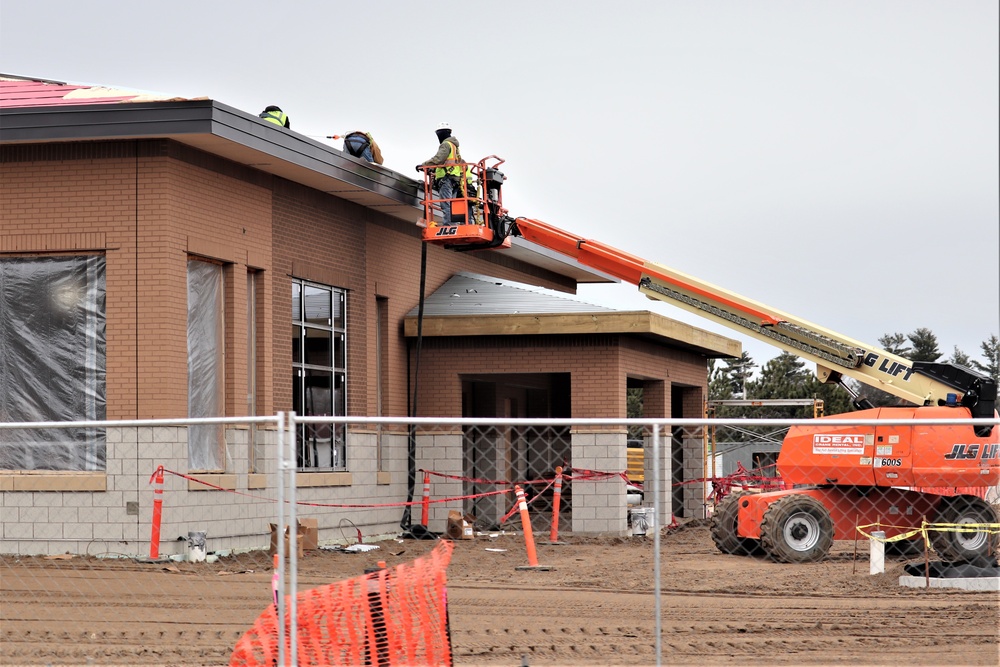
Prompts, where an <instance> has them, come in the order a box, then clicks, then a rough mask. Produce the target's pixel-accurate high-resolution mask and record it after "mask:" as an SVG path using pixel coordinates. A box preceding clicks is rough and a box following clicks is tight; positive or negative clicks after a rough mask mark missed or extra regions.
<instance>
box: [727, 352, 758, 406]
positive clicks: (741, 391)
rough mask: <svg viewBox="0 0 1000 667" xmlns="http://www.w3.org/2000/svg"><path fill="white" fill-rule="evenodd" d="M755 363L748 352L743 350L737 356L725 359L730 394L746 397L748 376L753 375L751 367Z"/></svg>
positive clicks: (754, 365) (754, 366) (753, 367)
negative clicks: (730, 385)
mask: <svg viewBox="0 0 1000 667" xmlns="http://www.w3.org/2000/svg"><path fill="white" fill-rule="evenodd" d="M755 368H757V364H756V363H754V360H753V359H752V358H751V357H750V353H749V352H746V351H744V352H743V354H741V355H740V356H739V358H735V359H727V360H726V375H727V376H728V377H729V380H730V382H731V383H732V396H733V397H735V398H746V397H747V393H746V386H747V382H749V381H750V378H752V377H753V369H755Z"/></svg>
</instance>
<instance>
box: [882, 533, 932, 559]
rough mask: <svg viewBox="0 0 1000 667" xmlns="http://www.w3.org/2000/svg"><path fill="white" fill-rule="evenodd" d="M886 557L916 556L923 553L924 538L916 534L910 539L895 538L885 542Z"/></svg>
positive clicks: (903, 557)
mask: <svg viewBox="0 0 1000 667" xmlns="http://www.w3.org/2000/svg"><path fill="white" fill-rule="evenodd" d="M885 555H886V557H887V558H900V559H906V558H916V557H917V556H923V555H924V538H922V537H920V536H917V537H916V538H914V539H911V540H897V541H895V542H886V543H885Z"/></svg>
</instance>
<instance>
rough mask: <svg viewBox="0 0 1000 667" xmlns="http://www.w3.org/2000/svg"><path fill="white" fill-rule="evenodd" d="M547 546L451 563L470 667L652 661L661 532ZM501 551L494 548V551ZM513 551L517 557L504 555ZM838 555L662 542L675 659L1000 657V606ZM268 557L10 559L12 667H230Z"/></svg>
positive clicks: (417, 547) (317, 576)
mask: <svg viewBox="0 0 1000 667" xmlns="http://www.w3.org/2000/svg"><path fill="white" fill-rule="evenodd" d="M561 539H562V540H563V541H564V542H565V544H562V545H553V546H547V545H544V544H542V543H539V544H538V560H539V563H540V564H542V565H547V566H550V567H552V568H553V569H552V570H550V571H522V570H517V569H516V568H517V567H518V566H523V565H526V564H527V559H526V552H525V546H524V541H523V538H522V537H521V536H520V535H516V534H504V535H500V536H499V537H496V538H489V537H479V538H477V539H475V540H465V541H459V542H456V548H455V552H454V556H453V559H452V563H451V566H450V567H449V569H448V592H449V614H450V620H451V631H452V647H453V653H454V661H455V664H456V665H513V666H518V665H525V664H527V665H652V664H656V653H655V627H656V626H655V597H654V594H653V592H652V591H653V585H652V582H653V548H652V545H653V540H652V537H651V536H650V537H646V538H641V537H637V538H582V537H581V538H574V537H573V536H572V535H563V536H561ZM433 546H434V542H433V541H423V540H421V541H417V540H407V541H396V540H389V541H386V542H382V543H379V547H380V548H379V549H378V550H377V551H372V552H369V553H363V554H344V553H336V552H327V551H317V552H307V553H306V556H305V558H304V559H303V560H301V561H300V566H299V567H300V569H299V585H300V588H310V587H314V586H317V585H321V584H324V583H328V582H331V581H336V580H339V579H343V578H348V577H352V576H356V575H358V574H361V573H362V571H363V570H364V569H365V568H366V567H369V566H371V565H374V564H375V563H376V562H377V561H379V560H385V561H387V563H388V565H390V566H392V565H394V564H397V563H400V562H402V561H404V560H407V559H411V558H414V557H417V556H420V555H422V554H424V553H426V552H427V551H429V550H430V549H431V548H432V547H433ZM486 549H491V551H486ZM499 549H505V551H495V550H499ZM857 549H858V555H857V560H856V561H855V544H854V543H853V542H837V543H835V547H834V550H833V551H832V553H831V554H830V556H829V558H828V559H827V560H825V561H824V562H821V563H815V564H808V565H784V564H777V563H773V562H770V561H768V560H765V559H762V558H756V557H740V556H727V555H723V554H721V553H719V552H718V551H717V550H716V549H715V546H714V545H713V543H712V540H711V537H710V536H709V532H708V528H707V526H706V525H705V524H704V522H698V521H693V522H690V523H688V524H684V525H682V526H681V528H680V529H677V530H673V531H669V532H667V531H665V532H663V533H662V543H661V569H662V594H661V610H662V616H661V618H662V629H663V630H662V640H661V641H662V664H664V665H743V664H753V665H901V664H907V665H949V666H957V665H997V664H1000V639H998V626H1000V596H998V594H997V593H995V592H969V591H958V590H946V589H927V590H925V589H913V588H903V587H900V586H899V585H898V578H899V575H900V574H901V570H902V562H899V561H889V562H888V563H887V570H886V572H885V574H881V575H875V576H872V575H870V574H869V568H868V547H867V544H865V543H863V542H862V543H861V544H859V545H858V547H857ZM270 582H271V561H270V558H269V557H268V556H267V554H266V553H265V552H255V553H250V554H241V555H238V556H234V557H230V558H224V559H221V560H220V561H218V562H216V563H197V564H195V563H172V564H171V566H170V567H169V568H168V567H167V566H164V565H162V564H149V563H147V564H143V563H137V562H134V561H131V560H127V559H118V560H107V559H96V558H85V557H75V558H73V559H69V560H46V559H41V558H14V557H11V556H0V665H20V664H33V665H40V664H45V665H57V664H92V665H103V664H108V665H110V664H115V665H122V664H142V665H223V664H228V660H229V656H230V654H231V651H232V648H233V645H234V644H235V642H236V640H237V639H238V638H239V637H240V636H241V635H242V634H243V632H244V631H245V630H246V629H247V628H248V627H249V626H250V625H251V624H252V623H253V621H254V619H255V618H256V617H257V616H258V614H259V613H260V612H261V611H262V609H263V608H264V607H265V606H266V605H267V604H268V600H269V594H270Z"/></svg>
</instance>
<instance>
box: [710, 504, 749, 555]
mask: <svg viewBox="0 0 1000 667" xmlns="http://www.w3.org/2000/svg"><path fill="white" fill-rule="evenodd" d="M745 495H747V494H746V492H744V491H737V492H735V493H730V494H729V495H728V496H726V497H725V498H723V499H722V502H720V503H719V505H718V507H716V508H715V513H714V514H713V515H712V525H711V532H712V541H713V542H715V546H716V547H717V548H718V549H719V551H721V552H722V553H724V554H732V555H734V556H752V555H754V554H758V553H760V552H761V548H760V540H755V539H753V538H752V537H740V535H739V533H737V532H736V528H737V524H738V523H739V509H740V505H739V502H740V498H742V497H743V496H745Z"/></svg>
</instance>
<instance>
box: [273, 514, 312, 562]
mask: <svg viewBox="0 0 1000 667" xmlns="http://www.w3.org/2000/svg"><path fill="white" fill-rule="evenodd" d="M267 525H268V526H270V527H271V548H270V550H269V551H268V553H269V554H271V555H274V554H276V553H278V524H275V523H269V524H267ZM288 529H289V526H285V553H286V554H288V553H291V550H290V549H289V548H288ZM296 533H297V534H296V536H295V537H296V540H295V543H296V549H295V554H296V557H297V558H302V557H303V556H305V553H303V551H304V550H303V548H302V543H303V538H304V537H305V535H304V534H303V532H302V524H301V523H300V524H299V529H298V531H296Z"/></svg>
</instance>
